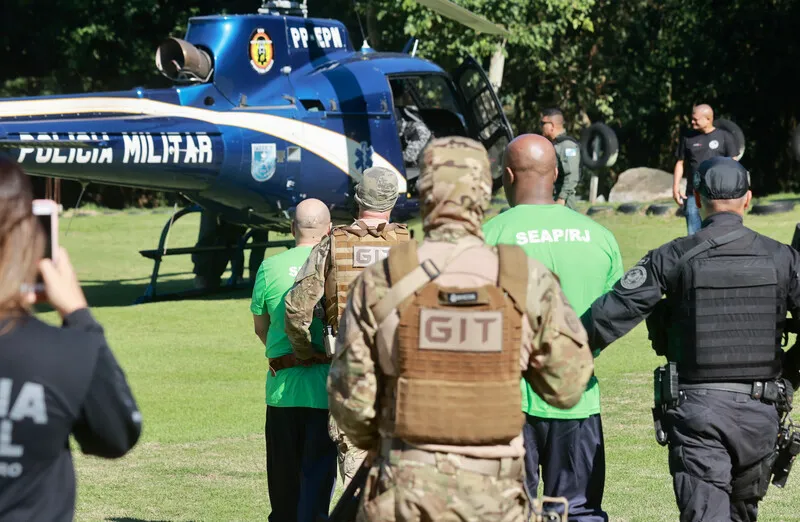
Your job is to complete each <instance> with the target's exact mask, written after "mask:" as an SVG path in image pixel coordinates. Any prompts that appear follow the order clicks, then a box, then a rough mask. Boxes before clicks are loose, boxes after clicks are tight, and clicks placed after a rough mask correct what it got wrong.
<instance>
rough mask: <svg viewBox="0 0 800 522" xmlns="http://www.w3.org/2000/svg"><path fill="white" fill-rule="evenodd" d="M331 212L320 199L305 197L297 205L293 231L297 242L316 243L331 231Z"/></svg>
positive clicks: (302, 243) (299, 243)
mask: <svg viewBox="0 0 800 522" xmlns="http://www.w3.org/2000/svg"><path fill="white" fill-rule="evenodd" d="M330 229H331V213H330V211H329V210H328V207H327V206H326V205H325V203H323V202H322V201H320V200H318V199H313V198H310V199H304V200H303V201H301V202H300V203H299V204H298V205H297V209H296V210H295V215H294V221H293V222H292V233H293V234H294V236H295V238H296V240H297V244H298V246H299V245H315V244H317V243H319V240H320V239H322V237H323V236H324V235H325V234H327V233H328V232H330Z"/></svg>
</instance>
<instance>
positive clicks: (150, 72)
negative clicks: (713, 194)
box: [0, 0, 800, 204]
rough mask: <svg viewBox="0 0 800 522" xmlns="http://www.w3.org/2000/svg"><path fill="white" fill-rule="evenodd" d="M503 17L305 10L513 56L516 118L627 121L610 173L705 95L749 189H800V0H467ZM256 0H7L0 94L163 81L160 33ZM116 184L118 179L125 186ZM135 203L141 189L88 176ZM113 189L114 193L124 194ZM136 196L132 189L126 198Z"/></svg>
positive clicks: (436, 50)
mask: <svg viewBox="0 0 800 522" xmlns="http://www.w3.org/2000/svg"><path fill="white" fill-rule="evenodd" d="M456 2H457V3H458V4H460V5H462V6H464V7H466V8H467V9H470V10H472V11H474V12H476V13H479V14H481V15H483V16H485V17H486V18H488V19H490V20H492V21H494V22H496V23H498V24H502V25H504V26H505V27H507V28H508V29H509V30H510V31H511V36H510V37H509V38H508V40H507V41H501V40H500V39H499V38H497V37H490V36H484V35H480V34H476V33H475V32H474V31H472V30H469V29H465V28H464V27H462V26H460V25H458V24H456V23H454V22H451V21H449V20H446V19H443V18H442V17H440V16H439V15H437V14H436V13H434V12H432V11H430V10H428V9H427V8H425V7H423V6H420V5H418V4H417V3H416V2H414V1H413V0H358V1H356V2H353V1H352V0H325V1H322V0H310V1H309V9H310V14H311V15H312V16H315V17H330V18H337V19H340V20H342V21H344V22H345V23H346V24H347V26H348V28H349V30H350V35H351V40H352V42H353V44H354V46H355V47H356V48H358V47H359V46H360V43H361V31H360V29H359V20H360V22H361V25H362V26H363V29H364V32H365V33H366V34H367V36H368V38H369V42H370V44H371V45H372V47H374V48H376V49H378V50H388V51H399V50H400V49H402V47H403V45H404V44H405V42H406V41H407V40H408V38H409V37H410V36H417V37H418V38H420V45H419V49H418V55H420V56H422V57H424V58H427V59H430V60H432V61H435V62H437V63H439V64H440V65H442V66H443V67H444V68H445V69H448V70H453V69H455V67H457V65H458V64H459V63H460V62H461V60H462V59H463V56H464V55H465V54H467V53H469V54H472V55H473V56H475V57H476V58H478V59H479V60H480V61H482V62H483V65H484V67H485V68H487V69H488V67H489V60H490V57H491V56H492V54H493V53H495V52H496V51H497V49H498V48H502V50H503V53H504V55H505V57H506V61H505V72H504V75H503V84H502V87H501V89H500V92H499V94H500V96H501V99H502V101H503V103H504V105H505V107H506V111H507V114H508V116H509V119H510V120H511V121H512V124H513V125H514V128H515V130H516V131H517V132H529V131H534V132H536V131H538V130H539V129H538V121H539V111H540V110H541V109H542V108H544V107H549V106H559V107H561V108H562V109H563V110H564V111H565V112H566V114H567V117H568V120H569V122H568V123H569V130H570V131H571V132H572V133H573V134H578V133H579V132H580V130H581V129H582V128H583V127H585V126H586V125H588V124H589V123H591V122H594V121H604V122H605V123H607V124H608V125H610V126H611V127H612V128H614V130H615V131H616V132H617V135H618V137H619V140H620V146H621V151H620V156H619V160H618V162H617V164H616V165H615V166H614V168H613V170H612V171H611V172H609V173H608V175H609V178H610V179H611V180H612V181H613V179H614V177H615V175H616V174H617V173H619V172H622V171H623V170H625V169H626V168H629V167H636V166H650V167H657V168H662V169H665V170H668V171H671V169H672V166H673V164H674V150H675V147H676V143H677V139H678V135H679V132H680V130H681V129H684V128H686V126H687V125H688V118H689V113H690V112H691V107H692V105H694V104H696V103H702V102H705V103H709V104H711V105H712V106H713V107H714V109H715V110H716V113H717V116H724V117H728V118H730V119H732V120H733V121H735V122H736V123H738V124H739V126H741V127H742V129H743V131H744V133H745V136H746V138H747V151H746V153H745V156H744V159H743V160H742V162H743V164H745V165H746V166H747V168H748V169H749V170H750V171H751V174H752V179H753V185H754V190H755V191H756V193H757V194H765V193H769V192H775V191H778V190H798V189H800V175H799V174H800V173H799V172H798V163H797V161H796V160H794V159H793V156H792V155H791V152H790V140H791V134H792V131H793V130H794V128H795V127H796V125H797V120H798V115H799V114H800V112H799V109H800V107H798V99H799V98H800V93H798V92H797V91H798V89H797V85H798V81H800V74H798V68H799V67H800V39H798V37H797V27H800V2H797V1H795V0H761V1H759V2H753V1H751V0H725V1H722V0H456ZM259 5H260V4H259V0H247V1H243V0H228V1H225V2H223V1H220V0H196V1H193V2H187V1H184V0H169V1H167V0H124V1H123V0H73V1H72V2H52V1H45V0H5V1H4V2H3V7H2V10H1V11H0V47H1V48H2V52H3V60H2V64H3V66H2V67H0V96H29V95H36V94H58V93H71V92H91V91H101V90H116V89H129V88H131V87H134V86H144V87H163V86H166V85H167V83H166V80H165V79H164V78H162V77H161V76H160V75H159V74H158V73H157V71H156V70H155V65H154V55H155V49H156V47H157V46H158V44H159V43H160V42H161V41H162V39H163V38H164V37H166V36H170V35H174V36H182V35H183V33H184V31H185V29H186V26H187V23H188V19H189V17H190V16H193V15H200V14H214V13H254V12H255V11H256V9H257V8H258V7H259ZM115 190H116V191H117V192H114V191H115ZM92 194H93V197H94V198H95V199H96V200H100V201H103V197H104V195H105V201H103V202H105V203H107V204H109V203H110V202H111V200H113V203H119V204H121V203H123V202H125V203H131V202H134V201H133V200H137V201H139V202H142V201H145V200H147V198H144V199H142V193H141V191H132V190H130V189H127V191H125V190H123V189H101V190H95V191H93V192H92ZM115 194H116V195H115ZM123 200H125V201H123Z"/></svg>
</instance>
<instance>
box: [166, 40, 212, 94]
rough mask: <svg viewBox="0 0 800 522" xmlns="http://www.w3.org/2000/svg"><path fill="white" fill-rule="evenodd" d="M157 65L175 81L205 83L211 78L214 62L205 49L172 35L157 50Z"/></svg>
mask: <svg viewBox="0 0 800 522" xmlns="http://www.w3.org/2000/svg"><path fill="white" fill-rule="evenodd" d="M156 67H157V68H158V70H159V71H160V72H161V74H163V75H164V76H166V77H167V78H169V79H170V80H173V81H187V82H195V83H197V82H199V83H205V82H207V81H208V80H210V79H211V72H212V71H213V70H214V69H213V67H214V62H213V60H212V59H211V56H210V55H209V54H208V52H206V51H204V50H203V49H198V48H197V47H195V46H194V45H192V44H191V43H189V42H187V41H186V40H181V39H180V38H174V37H170V38H167V39H166V40H164V42H162V43H161V45H159V46H158V49H157V50H156Z"/></svg>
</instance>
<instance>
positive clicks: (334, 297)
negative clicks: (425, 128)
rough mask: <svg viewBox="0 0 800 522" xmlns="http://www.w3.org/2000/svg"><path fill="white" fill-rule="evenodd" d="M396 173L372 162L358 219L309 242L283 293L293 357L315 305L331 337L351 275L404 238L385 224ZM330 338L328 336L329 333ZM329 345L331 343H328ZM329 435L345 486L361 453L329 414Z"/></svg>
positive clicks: (306, 338) (307, 339) (305, 351)
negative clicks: (308, 250)
mask: <svg viewBox="0 0 800 522" xmlns="http://www.w3.org/2000/svg"><path fill="white" fill-rule="evenodd" d="M397 197H398V184H397V176H396V174H394V173H393V172H392V171H390V170H389V169H386V168H383V167H371V168H368V169H367V170H365V171H364V177H363V179H362V181H361V183H359V184H358V186H357V187H356V194H355V200H356V203H357V204H358V209H359V212H358V218H357V220H356V221H355V222H353V223H352V224H351V225H349V226H337V227H334V228H333V230H331V233H330V234H329V235H327V236H325V237H324V238H323V239H322V241H320V242H319V244H317V246H315V247H314V249H313V250H312V251H311V255H309V257H308V260H307V261H306V263H305V265H303V267H302V268H301V269H300V272H299V273H298V274H297V278H296V279H295V285H294V286H293V287H292V289H291V290H290V291H289V293H288V294H287V296H286V327H285V331H286V335H287V336H288V337H289V341H290V342H291V344H292V347H293V349H294V353H295V356H296V357H297V358H298V359H301V360H304V359H308V358H309V357H311V356H312V355H313V353H314V350H313V348H312V346H311V334H310V333H309V327H310V325H311V321H312V319H313V318H314V313H315V309H316V311H317V312H318V313H319V315H320V316H323V315H324V317H321V318H322V319H324V320H325V322H326V324H327V325H328V326H327V329H328V331H329V335H331V336H335V334H336V331H337V326H338V321H339V318H340V317H341V315H342V313H343V312H344V305H345V303H346V301H347V290H348V288H349V286H350V283H351V282H352V280H353V279H354V278H355V276H357V275H358V274H359V273H361V271H362V270H363V269H364V268H365V267H366V266H368V265H369V264H371V263H373V262H375V261H378V260H380V259H383V258H385V257H386V255H387V254H388V252H389V248H390V247H392V246H393V245H394V244H396V243H398V242H400V241H407V240H408V238H409V234H408V229H407V228H406V226H405V225H403V224H394V223H392V224H390V223H389V216H390V214H391V212H392V209H393V208H394V205H395V203H396V202H397ZM331 339H333V337H331ZM330 344H331V345H332V344H333V343H332V342H331V343H330ZM329 433H330V436H331V439H332V440H333V441H334V442H335V443H336V445H337V448H338V453H339V473H340V474H341V478H342V482H343V484H344V487H347V485H348V484H349V483H350V480H351V479H352V478H353V475H354V474H355V472H356V471H357V470H358V468H359V466H361V462H362V461H363V460H364V457H365V456H366V452H365V451H363V450H360V449H358V448H357V447H355V446H353V444H352V443H351V442H350V441H349V440H348V439H347V437H346V436H345V435H344V433H342V432H341V430H339V428H338V427H337V425H336V423H335V422H334V421H333V418H332V417H331V419H330V422H329Z"/></svg>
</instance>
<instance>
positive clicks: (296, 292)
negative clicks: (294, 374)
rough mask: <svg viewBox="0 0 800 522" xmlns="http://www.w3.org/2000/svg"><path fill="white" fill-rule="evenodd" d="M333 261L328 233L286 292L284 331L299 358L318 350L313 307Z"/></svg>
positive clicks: (369, 221) (372, 223)
mask: <svg viewBox="0 0 800 522" xmlns="http://www.w3.org/2000/svg"><path fill="white" fill-rule="evenodd" d="M362 221H365V222H366V223H367V224H368V225H370V226H378V225H379V224H380V223H383V222H384V221H382V220H376V219H366V220H362ZM353 224H355V222H354V223H353ZM330 263H331V236H330V235H327V236H325V237H323V238H322V240H321V241H320V242H319V243H317V244H316V245H315V246H314V248H313V249H312V250H311V254H309V256H308V259H307V260H306V262H305V264H304V265H303V266H302V268H301V269H300V271H299V272H298V273H297V277H295V283H294V286H292V288H291V290H289V293H288V294H286V315H285V321H284V322H285V332H286V336H287V337H288V338H289V342H290V343H291V344H292V348H293V349H294V353H295V355H296V356H297V357H298V358H299V359H310V358H311V356H312V355H313V354H314V352H315V351H317V350H314V349H313V348H312V346H311V332H310V331H309V328H310V327H311V321H312V319H313V318H314V307H315V306H316V305H317V303H319V302H320V300H321V299H322V297H323V295H324V294H325V279H326V278H327V277H328V272H329V270H330ZM323 320H324V318H323Z"/></svg>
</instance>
